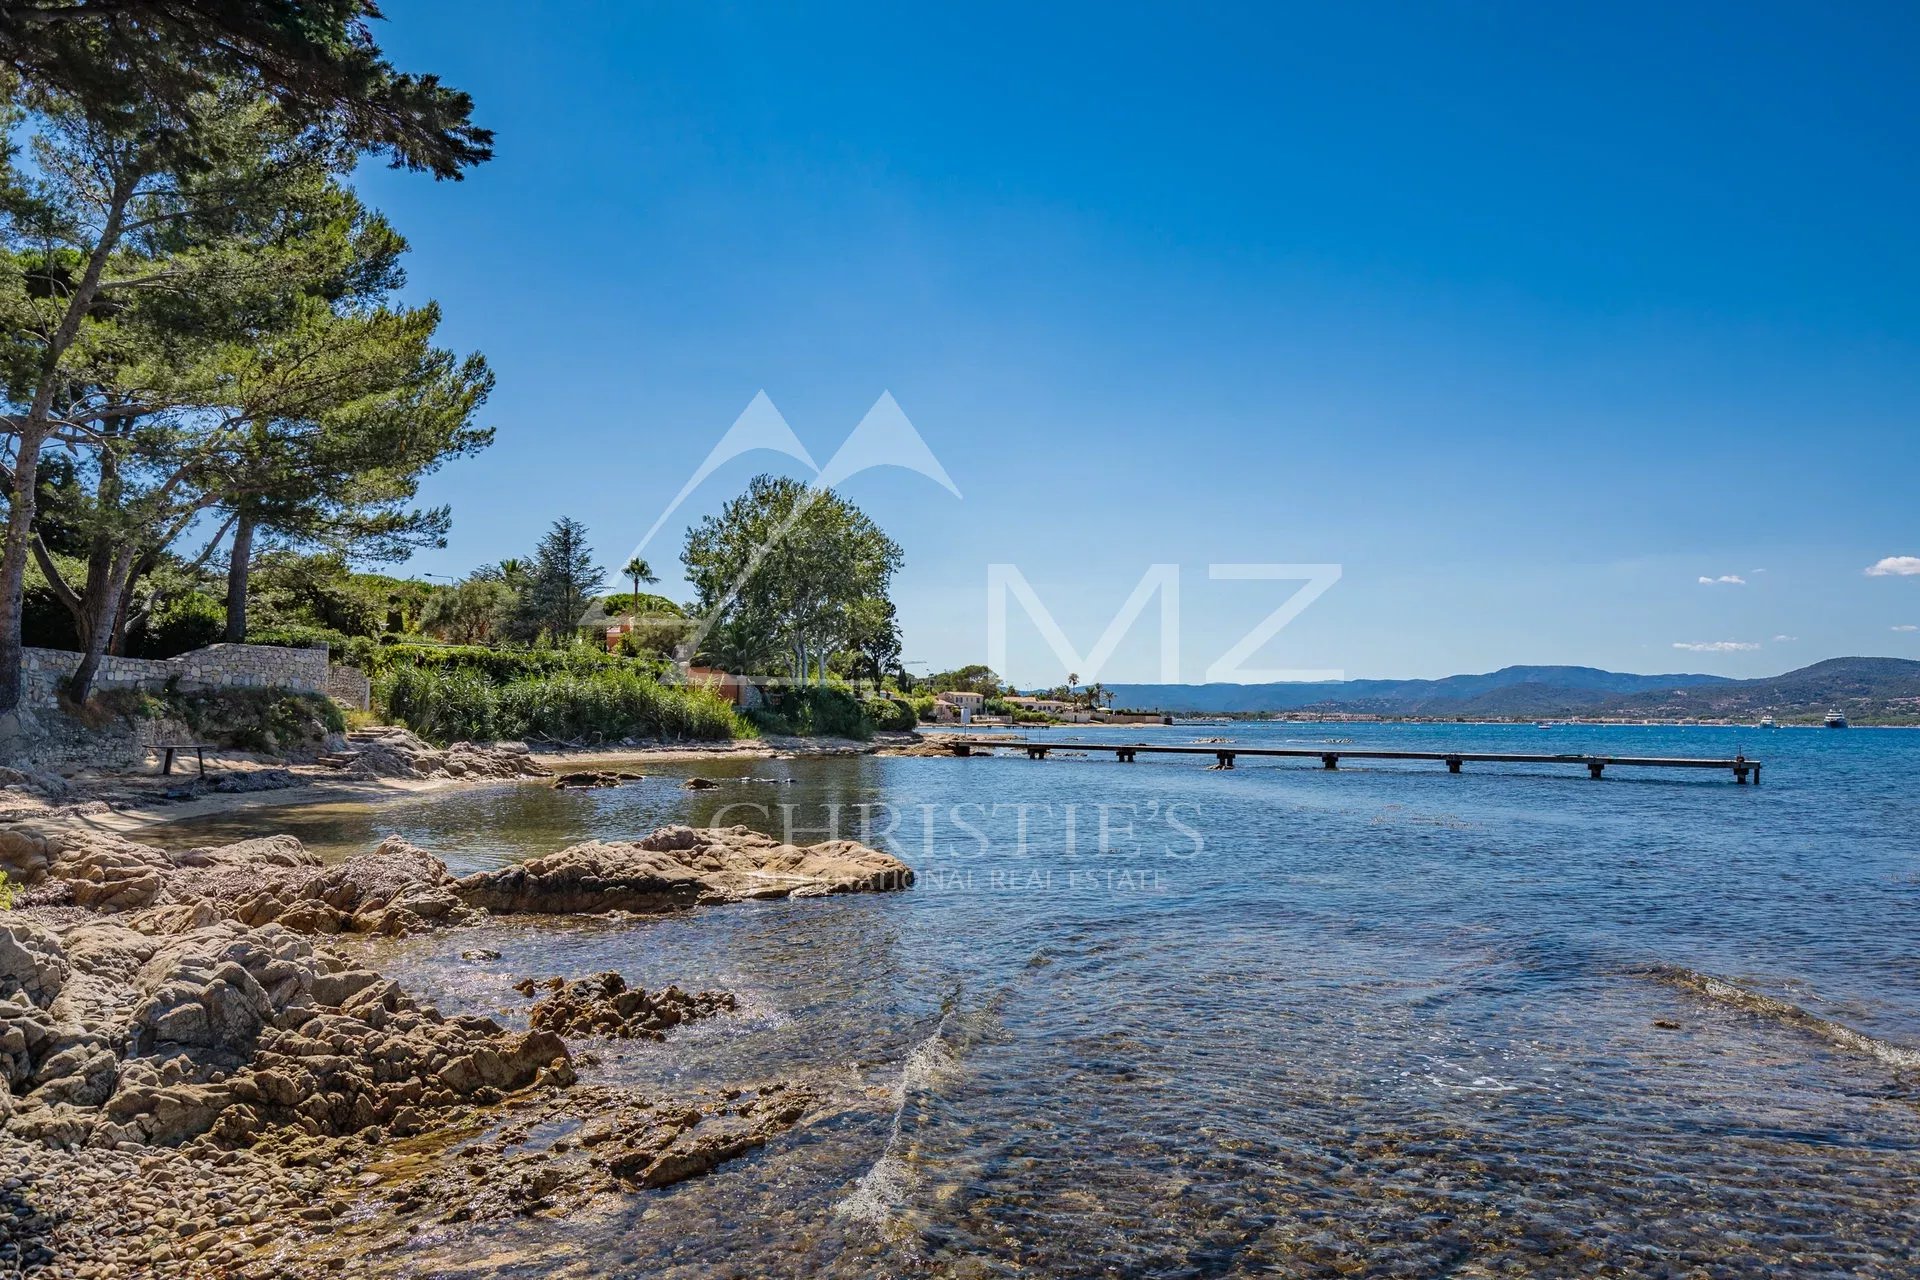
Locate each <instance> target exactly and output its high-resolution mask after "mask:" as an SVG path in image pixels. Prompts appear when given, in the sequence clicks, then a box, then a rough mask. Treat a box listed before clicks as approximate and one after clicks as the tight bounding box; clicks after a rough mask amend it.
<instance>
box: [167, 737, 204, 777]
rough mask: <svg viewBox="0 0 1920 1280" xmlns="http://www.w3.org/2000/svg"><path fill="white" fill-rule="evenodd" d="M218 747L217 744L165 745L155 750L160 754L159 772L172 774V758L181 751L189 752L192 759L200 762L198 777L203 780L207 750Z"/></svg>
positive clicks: (181, 743)
mask: <svg viewBox="0 0 1920 1280" xmlns="http://www.w3.org/2000/svg"><path fill="white" fill-rule="evenodd" d="M218 745H219V744H218V743H216V742H169V743H165V744H163V745H161V746H159V747H157V748H155V749H156V750H158V751H159V752H160V772H161V773H162V774H170V773H172V772H173V758H174V756H176V755H178V754H179V753H180V752H183V751H191V752H193V755H194V759H196V760H198V761H199V762H200V776H201V777H203V778H204V777H206V776H207V748H208V747H214V746H218Z"/></svg>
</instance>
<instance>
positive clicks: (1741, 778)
mask: <svg viewBox="0 0 1920 1280" xmlns="http://www.w3.org/2000/svg"><path fill="white" fill-rule="evenodd" d="M1758 772H1759V771H1758V769H1756V770H1755V773H1756V774H1757V773H1758ZM1733 780H1734V781H1735V782H1737V783H1739V784H1740V785H1741V786H1743V787H1744V786H1746V785H1747V757H1746V756H1745V755H1744V754H1742V755H1737V756H1735V757H1734V758H1733Z"/></svg>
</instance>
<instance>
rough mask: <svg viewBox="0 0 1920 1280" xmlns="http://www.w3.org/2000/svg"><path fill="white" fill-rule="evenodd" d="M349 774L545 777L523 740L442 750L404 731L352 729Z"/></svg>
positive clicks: (466, 745)
mask: <svg viewBox="0 0 1920 1280" xmlns="http://www.w3.org/2000/svg"><path fill="white" fill-rule="evenodd" d="M349 746H350V749H351V750H352V752H353V753H354V757H353V760H352V762H351V764H349V766H348V772H349V773H353V774H358V775H360V776H362V777H375V778H544V777H546V776H547V771H546V770H545V769H542V768H541V767H540V766H539V765H538V764H536V763H534V760H533V757H532V755H531V754H530V753H529V752H528V750H527V747H526V744H525V743H520V742H496V743H491V744H482V743H475V742H456V743H454V744H453V745H452V746H450V747H448V748H447V749H446V750H445V751H441V750H439V749H438V748H436V747H434V746H433V745H432V744H431V743H429V742H427V741H425V740H424V739H422V738H420V737H418V736H416V735H414V734H412V733H409V732H408V731H407V730H405V729H401V728H398V727H394V726H387V727H383V728H377V729H361V730H356V731H355V732H354V734H353V735H352V738H351V741H350V744H349Z"/></svg>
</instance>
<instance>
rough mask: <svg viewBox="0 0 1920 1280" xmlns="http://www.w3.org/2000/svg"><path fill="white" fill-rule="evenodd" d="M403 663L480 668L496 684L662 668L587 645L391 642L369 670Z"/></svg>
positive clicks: (377, 653)
mask: <svg viewBox="0 0 1920 1280" xmlns="http://www.w3.org/2000/svg"><path fill="white" fill-rule="evenodd" d="M403 666H413V667H422V668H436V669H449V668H456V667H457V668H464V669H467V670H472V671H478V672H480V673H481V674H482V675H485V676H486V677H487V678H488V679H490V680H492V681H493V682H494V683H495V684H504V683H506V682H507V681H509V680H516V679H519V678H521V677H523V676H530V675H547V674H551V673H553V672H556V671H567V672H572V673H574V674H576V675H583V674H589V673H592V672H596V671H632V670H636V669H637V670H640V671H642V672H645V673H649V674H654V673H658V672H659V671H660V668H659V667H658V666H656V665H655V664H652V663H646V662H636V661H635V660H634V659H631V658H625V657H622V656H620V655H619V654H612V653H606V652H603V651H602V650H599V649H594V648H589V647H588V646H586V645H574V646H571V647H569V648H565V649H489V648H487V647H486V646H484V645H476V644H446V645H428V644H391V645H382V646H380V647H379V648H378V649H376V650H374V651H373V652H372V654H371V655H370V665H369V667H368V669H369V670H371V671H373V672H375V673H379V672H384V671H393V670H397V669H398V668H400V667H403Z"/></svg>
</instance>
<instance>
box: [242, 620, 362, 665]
mask: <svg viewBox="0 0 1920 1280" xmlns="http://www.w3.org/2000/svg"><path fill="white" fill-rule="evenodd" d="M355 641H360V642H362V643H366V638H365V637H364V636H349V635H347V634H345V633H344V632H339V631H335V630H333V629H332V628H331V627H310V626H303V625H301V624H299V623H293V624H290V625H287V626H281V627H261V628H258V629H249V630H248V632H247V643H248V644H266V645H274V646H276V647H278V648H281V649H318V648H319V647H321V646H322V645H325V646H326V649H327V656H328V657H329V658H332V659H333V660H334V661H335V662H339V661H342V660H343V659H345V658H347V657H348V656H349V654H350V653H351V652H352V651H353V644H354V642H355Z"/></svg>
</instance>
